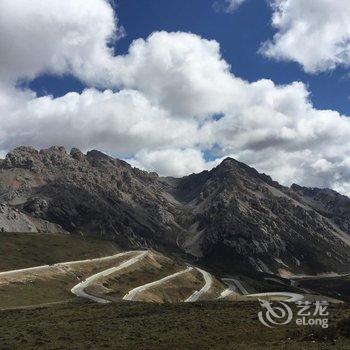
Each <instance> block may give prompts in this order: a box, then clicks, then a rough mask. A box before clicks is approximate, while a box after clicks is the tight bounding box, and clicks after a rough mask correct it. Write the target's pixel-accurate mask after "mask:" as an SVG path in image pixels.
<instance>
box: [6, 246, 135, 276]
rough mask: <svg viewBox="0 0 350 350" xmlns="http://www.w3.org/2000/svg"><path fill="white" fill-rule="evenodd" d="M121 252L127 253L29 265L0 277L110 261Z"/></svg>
mask: <svg viewBox="0 0 350 350" xmlns="http://www.w3.org/2000/svg"><path fill="white" fill-rule="evenodd" d="M126 253H128V252H126ZM121 254H125V253H118V254H115V255H111V256H106V257H103V258H96V259H86V260H76V261H67V262H62V263H57V264H52V265H41V266H35V267H28V268H25V269H18V270H10V271H3V272H0V277H11V276H15V275H17V274H21V273H32V272H34V273H35V272H40V271H45V270H47V269H49V268H52V267H70V266H75V265H80V264H84V263H94V262H104V261H110V260H113V259H115V258H118V257H120V256H121Z"/></svg>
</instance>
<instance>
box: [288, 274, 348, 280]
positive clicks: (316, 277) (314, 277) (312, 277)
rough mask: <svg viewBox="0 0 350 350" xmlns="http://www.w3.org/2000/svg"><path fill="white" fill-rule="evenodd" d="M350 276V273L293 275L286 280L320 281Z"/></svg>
mask: <svg viewBox="0 0 350 350" xmlns="http://www.w3.org/2000/svg"><path fill="white" fill-rule="evenodd" d="M346 276H350V272H347V273H343V274H338V273H324V274H321V275H291V276H285V277H284V278H286V279H289V280H319V279H322V278H337V277H346Z"/></svg>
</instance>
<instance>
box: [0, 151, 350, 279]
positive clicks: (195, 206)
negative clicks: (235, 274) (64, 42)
mask: <svg viewBox="0 0 350 350" xmlns="http://www.w3.org/2000/svg"><path fill="white" fill-rule="evenodd" d="M0 201H1V202H2V203H3V206H4V208H6V210H5V213H2V212H1V210H0V225H2V222H4V220H5V219H4V217H5V216H6V215H7V214H6V213H8V211H11V210H12V211H16V213H17V215H19V216H21V217H22V216H23V220H29V221H30V222H32V223H37V224H34V226H35V228H34V229H36V230H38V231H55V232H70V233H73V234H89V235H93V236H98V237H103V238H109V239H113V240H115V241H116V242H117V243H118V244H119V245H121V246H123V247H135V246H146V247H151V248H155V249H157V250H161V251H168V252H169V251H170V252H172V253H174V254H182V255H184V254H187V258H188V259H195V260H197V261H199V262H201V263H202V264H205V265H207V266H210V267H212V268H216V269H218V268H219V269H221V270H222V271H227V272H231V271H241V270H251V271H260V272H267V273H279V274H281V275H284V274H293V273H309V274H313V273H320V272H330V271H335V272H340V271H347V270H349V267H350V249H349V244H350V236H349V215H348V213H349V202H350V199H349V198H347V197H345V196H341V195H339V194H337V193H336V192H334V191H331V190H322V189H307V188H304V187H300V186H297V185H293V186H292V187H291V188H287V187H283V186H281V185H279V184H278V183H277V182H276V181H273V180H272V179H271V178H270V177H269V176H267V175H265V174H260V173H258V172H257V171H256V170H255V169H253V168H251V167H249V166H247V165H245V164H243V163H240V162H238V161H236V160H234V159H231V158H227V159H225V160H224V161H223V162H222V163H221V164H220V165H218V166H217V167H216V168H214V169H212V170H211V171H204V172H201V173H199V174H192V175H190V176H186V177H183V178H172V177H159V176H158V175H157V174H156V173H148V172H145V171H142V170H139V169H137V168H133V167H131V166H130V165H129V164H128V163H126V162H124V161H122V160H118V159H114V158H112V157H109V156H107V155H105V154H103V153H101V152H99V151H96V150H93V151H90V152H87V154H86V155H85V154H83V153H82V152H80V151H79V150H78V149H72V150H71V151H70V153H67V152H66V150H65V149H64V148H63V147H51V148H49V149H46V150H40V151H38V150H36V149H33V148H30V147H19V148H16V149H14V150H13V151H11V152H10V153H9V154H7V155H6V158H5V159H4V160H1V162H0ZM38 223H39V224H38ZM45 225H46V226H45ZM0 228H1V227H0ZM2 230H3V231H8V230H14V231H20V230H23V226H20V225H18V227H17V229H16V225H13V226H11V227H10V226H6V225H3V226H2Z"/></svg>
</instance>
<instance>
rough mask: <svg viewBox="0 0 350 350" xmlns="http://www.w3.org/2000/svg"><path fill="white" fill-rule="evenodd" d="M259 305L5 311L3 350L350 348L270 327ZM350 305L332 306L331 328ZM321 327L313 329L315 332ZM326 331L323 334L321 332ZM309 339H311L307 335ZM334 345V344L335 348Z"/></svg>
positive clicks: (341, 341)
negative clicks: (263, 321) (261, 317)
mask: <svg viewBox="0 0 350 350" xmlns="http://www.w3.org/2000/svg"><path fill="white" fill-rule="evenodd" d="M259 310H260V307H259V306H258V304H257V303H256V302H240V303H230V302H220V303H195V304H177V305H173V304H162V305H157V304H146V303H126V302H125V303H116V304H109V305H103V306H101V305H96V304H89V303H67V304H62V305H54V306H50V307H46V308H40V309H39V308H37V309H29V310H11V311H1V312H0V345H1V346H0V347H1V348H2V349H11V350H12V349H94V350H95V349H143V350H147V349H152V350H157V349H186V350H191V349H225V350H226V349H238V350H243V349H244V350H250V349H259V350H261V349H271V350H277V349H278V350H280V349H288V350H292V349H293V350H302V349H308V350H316V349H317V350H322V349H324V350H325V349H327V350H328V349H349V348H350V339H349V338H345V337H344V336H341V335H335V336H336V337H337V339H336V342H334V340H324V339H316V340H314V339H312V340H307V338H308V337H307V334H304V333H303V330H306V328H305V327H304V328H303V329H301V328H300V327H298V326H296V325H295V324H294V325H293V324H290V325H288V326H279V327H276V328H273V329H271V328H267V327H264V326H263V325H261V324H260V323H259V321H258V318H257V312H258V311H259ZM349 310H350V306H349V304H347V305H342V306H339V305H334V306H332V307H330V310H329V311H330V314H331V315H330V318H331V321H330V324H331V325H336V324H337V322H338V321H339V320H340V319H343V318H344V317H346V316H347V315H349ZM315 328H316V327H314V328H308V329H307V331H308V332H309V333H310V334H311V333H314V330H315ZM322 332H323V330H321V333H322ZM305 335H306V337H305ZM333 343H334V345H332V344H333Z"/></svg>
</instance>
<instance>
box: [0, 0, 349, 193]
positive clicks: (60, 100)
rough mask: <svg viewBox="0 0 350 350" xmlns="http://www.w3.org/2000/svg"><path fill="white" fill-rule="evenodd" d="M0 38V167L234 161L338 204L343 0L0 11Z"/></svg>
mask: <svg viewBox="0 0 350 350" xmlns="http://www.w3.org/2000/svg"><path fill="white" fill-rule="evenodd" d="M220 1H221V2H220ZM214 3H216V5H215V6H214ZM229 5H230V6H231V7H230V9H231V10H230V11H228V8H229ZM234 5H236V6H234ZM0 31H1V33H2V35H1V36H0V154H1V155H4V154H6V152H8V151H9V150H10V149H12V148H14V147H17V146H20V145H30V146H33V147H36V148H47V147H50V146H52V145H62V146H64V147H66V148H67V150H68V151H69V149H70V148H72V147H78V148H80V149H81V150H82V151H84V152H86V151H88V150H90V149H99V150H101V151H103V152H106V153H108V154H110V155H112V156H114V157H117V158H121V159H126V160H127V161H128V162H130V163H131V164H132V165H133V166H136V167H138V168H142V169H145V170H148V171H156V172H158V173H159V174H161V175H172V176H183V175H186V174H190V173H193V172H200V171H202V170H205V169H211V168H213V167H214V166H216V165H217V164H219V163H220V162H221V161H222V160H223V159H224V158H225V157H233V158H236V159H238V160H240V161H242V162H245V163H247V164H248V165H250V166H253V167H255V168H256V169H257V170H258V171H260V172H265V173H267V174H269V175H271V176H272V177H273V178H274V179H276V180H277V181H279V182H280V183H282V184H283V185H286V186H289V185H291V184H292V183H298V184H301V185H305V186H317V187H330V188H333V189H335V190H337V191H339V192H342V193H346V194H350V119H349V116H350V108H349V86H350V69H349V68H350V2H349V0H337V1H334V0H322V1H320V0H308V1H305V0H173V1H165V0H114V1H113V2H111V1H108V0H50V2H48V1H47V0H31V1H30V2H28V1H26V0H2V1H0ZM123 32H124V35H121V34H122V33H123ZM111 38H112V39H114V40H111ZM347 77H348V78H347Z"/></svg>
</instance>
